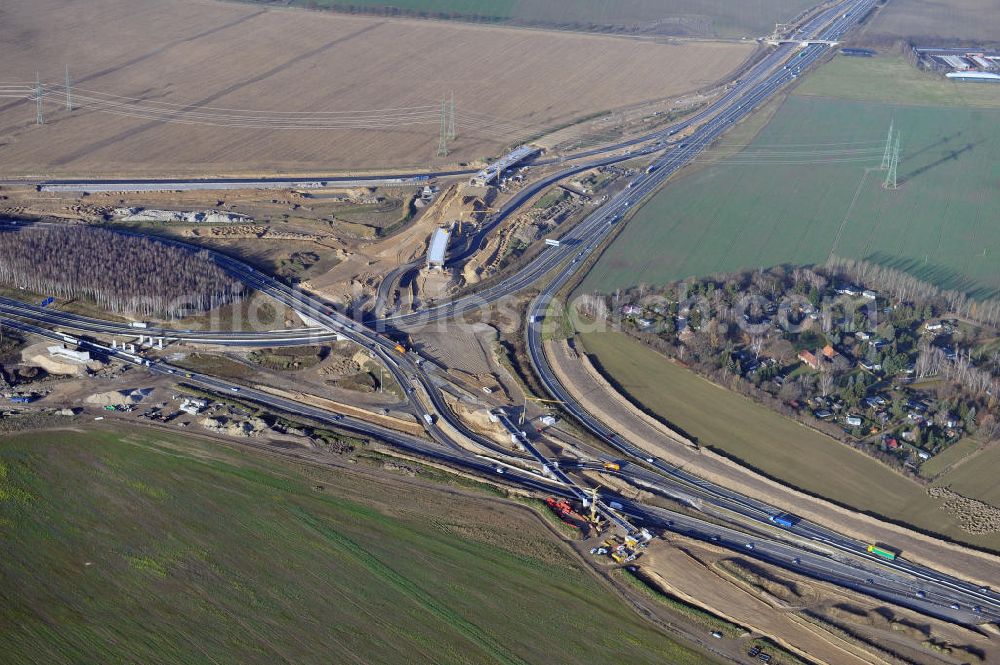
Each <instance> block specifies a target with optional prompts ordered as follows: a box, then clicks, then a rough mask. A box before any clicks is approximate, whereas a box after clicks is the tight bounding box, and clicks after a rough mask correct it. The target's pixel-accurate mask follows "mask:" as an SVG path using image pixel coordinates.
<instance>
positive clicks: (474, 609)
mask: <svg viewBox="0 0 1000 665" xmlns="http://www.w3.org/2000/svg"><path fill="white" fill-rule="evenodd" d="M418 478H419V476H418ZM485 496H486V495H485V494H484V499H482V500H480V499H477V498H474V497H473V498H468V497H463V496H455V495H451V494H445V493H443V492H441V491H440V490H439V489H435V488H433V487H424V486H422V485H420V484H416V485H414V484H412V483H408V482H404V481H396V480H393V479H388V480H383V479H381V478H380V477H369V476H366V475H360V474H358V473H357V472H353V471H352V472H349V473H348V472H340V471H335V470H325V469H314V468H304V467H297V466H291V465H290V464H286V463H284V462H282V461H277V460H275V459H274V458H262V457H257V456H255V455H254V454H252V453H243V452H240V451H237V450H234V449H230V448H226V447H222V446H220V445H219V444H216V443H213V442H208V441H205V440H201V439H196V438H181V437H178V436H172V435H166V434H161V433H153V432H150V431H144V430H131V431H126V432H121V431H119V432H109V431H104V430H101V431H87V432H81V431H78V430H75V431H68V430H67V431H56V432H34V433H29V434H23V435H17V436H12V437H7V438H4V439H3V441H2V442H0V534H2V539H0V576H2V580H3V584H2V586H0V654H5V655H3V656H0V660H2V661H3V662H5V663H117V662H133V663H184V662H187V663H194V662H199V663H200V662H204V663H208V662H212V663H276V662H285V663H364V664H366V665H367V664H372V663H461V664H463V665H465V664H472V663H484V664H485V663H489V664H495V663H580V662H585V661H594V662H630V663H664V662H670V663H690V664H692V665H694V664H696V663H702V662H705V657H704V656H702V655H701V654H697V653H695V652H693V651H690V650H688V649H687V648H685V647H681V646H680V645H679V644H678V643H676V642H673V641H672V640H670V639H669V638H667V637H665V636H664V635H663V634H661V633H659V632H657V631H656V630H655V629H654V628H653V627H652V626H650V625H648V624H646V623H645V622H644V621H642V620H641V619H640V618H639V616H638V615H636V614H635V613H634V612H633V611H632V610H631V609H630V608H628V607H627V606H626V605H625V603H624V602H623V601H622V600H621V599H619V598H617V597H614V596H613V595H612V594H611V592H610V591H607V590H606V589H605V587H604V586H602V585H601V584H600V583H599V582H598V581H597V580H596V578H594V577H593V576H592V575H591V574H590V573H588V572H586V571H584V570H583V569H582V568H581V567H580V564H578V563H576V562H575V561H574V560H573V559H572V558H571V557H570V556H569V555H568V554H567V553H566V551H565V550H564V549H563V547H562V546H561V545H559V544H557V543H556V541H554V540H553V539H552V537H551V535H550V534H549V532H548V531H546V530H545V529H544V528H543V527H542V526H541V524H540V523H539V522H538V521H537V519H536V518H534V517H532V516H530V515H529V514H528V513H525V512H523V511H521V510H518V509H503V508H498V507H496V506H495V505H494V504H490V503H487V501H486V499H485ZM595 627H596V628H595Z"/></svg>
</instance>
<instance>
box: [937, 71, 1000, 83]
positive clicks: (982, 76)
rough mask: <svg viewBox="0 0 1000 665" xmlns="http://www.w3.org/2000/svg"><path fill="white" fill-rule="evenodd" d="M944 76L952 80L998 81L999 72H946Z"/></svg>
mask: <svg viewBox="0 0 1000 665" xmlns="http://www.w3.org/2000/svg"><path fill="white" fill-rule="evenodd" d="M945 76H946V77H948V78H950V79H951V80H953V81H972V82H975V83H1000V74H994V73H993V72H948V73H947V74H945Z"/></svg>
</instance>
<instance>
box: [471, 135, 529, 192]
mask: <svg viewBox="0 0 1000 665" xmlns="http://www.w3.org/2000/svg"><path fill="white" fill-rule="evenodd" d="M541 151H542V149H541V148H538V147H536V146H533V145H522V146H518V147H516V148H514V149H513V150H511V151H510V152H508V153H507V154H506V155H504V156H503V157H501V158H500V159H498V160H497V161H495V162H493V163H492V164H490V165H489V166H487V167H486V168H484V169H483V170H481V171H479V172H478V173H477V174H476V175H474V176H472V178H471V179H470V180H469V184H471V185H472V186H473V187H486V186H487V185H492V184H493V183H494V182H495V181H496V180H498V179H499V178H500V175H501V174H502V173H503V172H504V171H506V170H507V169H509V168H510V167H512V166H514V165H516V164H519V163H520V162H523V161H524V160H526V159H528V158H529V157H534V156H535V155H537V154H538V153H540V152H541Z"/></svg>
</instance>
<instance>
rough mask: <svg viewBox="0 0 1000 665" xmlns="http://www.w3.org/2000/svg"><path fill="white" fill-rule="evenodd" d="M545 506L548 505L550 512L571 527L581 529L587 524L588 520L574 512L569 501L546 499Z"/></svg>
mask: <svg viewBox="0 0 1000 665" xmlns="http://www.w3.org/2000/svg"><path fill="white" fill-rule="evenodd" d="M545 505H547V506H548V507H549V510H551V511H552V512H554V513H555V514H556V515H557V516H558V517H559V519H561V520H562V521H563V522H566V523H567V524H569V525H571V526H575V527H577V528H580V527H581V526H582V525H584V524H586V523H587V518H586V517H584V516H583V515H581V514H579V513H577V512H576V511H575V510H573V506H571V505H570V504H569V501H567V500H566V499H556V498H555V497H551V496H550V497H549V498H547V499H545Z"/></svg>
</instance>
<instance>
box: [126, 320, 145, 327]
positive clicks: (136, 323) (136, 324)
mask: <svg viewBox="0 0 1000 665" xmlns="http://www.w3.org/2000/svg"><path fill="white" fill-rule="evenodd" d="M129 325H130V326H132V327H133V328H148V327H149V325H148V324H147V323H146V322H145V321H133V322H132V323H130V324H129Z"/></svg>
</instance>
